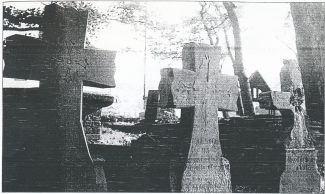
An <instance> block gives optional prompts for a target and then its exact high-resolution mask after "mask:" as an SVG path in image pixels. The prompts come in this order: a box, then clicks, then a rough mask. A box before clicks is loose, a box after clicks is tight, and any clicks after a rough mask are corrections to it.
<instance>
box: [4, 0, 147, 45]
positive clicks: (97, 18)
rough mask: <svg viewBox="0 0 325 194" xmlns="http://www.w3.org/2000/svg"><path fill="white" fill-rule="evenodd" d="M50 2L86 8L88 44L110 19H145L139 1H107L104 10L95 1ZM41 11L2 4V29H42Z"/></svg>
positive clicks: (128, 21)
mask: <svg viewBox="0 0 325 194" xmlns="http://www.w3.org/2000/svg"><path fill="white" fill-rule="evenodd" d="M51 3H56V4H59V5H61V6H63V7H73V8H75V9H77V10H87V11H88V13H89V17H88V26H87V32H88V35H89V36H88V37H86V38H87V40H86V42H87V43H88V46H89V44H90V42H89V40H90V39H92V38H94V37H96V32H97V31H98V30H100V29H103V28H105V27H107V25H109V24H110V22H112V21H116V22H120V23H124V24H133V25H134V26H135V27H137V25H143V24H144V21H145V18H144V17H145V12H144V7H143V5H142V4H141V3H139V2H133V1H130V2H124V1H119V2H109V3H107V8H106V9H105V10H104V11H99V9H98V6H97V5H96V3H95V2H84V1H65V2H63V1H52V2H51ZM44 5H45V4H44ZM43 12H44V10H42V9H41V8H37V9H36V8H30V9H27V10H19V9H17V8H15V7H14V6H6V5H4V6H3V20H4V22H3V30H16V31H29V30H39V31H42V26H43V22H44V21H43Z"/></svg>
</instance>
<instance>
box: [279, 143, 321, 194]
mask: <svg viewBox="0 0 325 194" xmlns="http://www.w3.org/2000/svg"><path fill="white" fill-rule="evenodd" d="M316 158H317V151H316V150H315V148H305V149H287V150H286V167H285V171H284V172H283V174H282V175H281V179H280V192H281V193H319V192H320V175H319V173H318V171H317V165H316Z"/></svg>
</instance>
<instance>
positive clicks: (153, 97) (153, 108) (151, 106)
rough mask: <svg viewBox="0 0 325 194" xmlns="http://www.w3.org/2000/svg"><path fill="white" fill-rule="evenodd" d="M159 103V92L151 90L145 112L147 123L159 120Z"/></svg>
mask: <svg viewBox="0 0 325 194" xmlns="http://www.w3.org/2000/svg"><path fill="white" fill-rule="evenodd" d="M158 101H159V90H149V91H148V98H147V105H146V112H145V115H144V117H145V121H146V122H148V123H154V122H155V120H156V119H157V114H158Z"/></svg>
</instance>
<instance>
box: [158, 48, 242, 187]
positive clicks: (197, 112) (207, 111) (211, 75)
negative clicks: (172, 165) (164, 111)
mask: <svg viewBox="0 0 325 194" xmlns="http://www.w3.org/2000/svg"><path fill="white" fill-rule="evenodd" d="M219 57H220V49H219V48H218V47H212V46H209V45H203V44H195V43H189V44H185V45H184V48H183V69H172V68H167V69H162V70H161V82H160V84H159V90H160V102H159V105H160V106H161V107H174V108H185V110H190V109H188V108H189V107H194V116H193V118H194V119H193V120H192V121H191V122H193V125H192V126H193V131H192V139H191V144H190V149H189V154H188V159H187V162H186V168H185V171H184V174H183V179H182V188H181V191H182V192H231V178H230V165H229V162H228V161H227V160H226V159H225V158H223V157H222V151H221V146H220V140H219V130H218V115H217V114H218V106H219V105H220V104H219V102H220V103H222V102H227V103H224V104H223V105H222V107H223V108H224V109H226V110H232V109H233V108H234V107H236V100H237V97H238V92H239V90H238V81H237V77H235V76H225V75H221V74H220V66H219ZM182 117H183V114H182ZM172 182H173V181H172ZM172 190H173V189H172Z"/></svg>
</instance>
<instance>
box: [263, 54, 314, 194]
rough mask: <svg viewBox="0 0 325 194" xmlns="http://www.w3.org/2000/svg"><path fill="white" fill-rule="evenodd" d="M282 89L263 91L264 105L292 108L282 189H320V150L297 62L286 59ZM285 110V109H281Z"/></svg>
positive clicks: (284, 190) (302, 190) (295, 191)
mask: <svg viewBox="0 0 325 194" xmlns="http://www.w3.org/2000/svg"><path fill="white" fill-rule="evenodd" d="M280 77H281V90H282V91H283V92H275V91H271V92H266V93H262V94H261V95H260V99H259V102H260V103H261V104H260V105H261V107H263V108H267V109H279V110H289V111H291V112H292V113H293V126H292V129H291V132H290V140H289V142H288V144H287V145H285V146H286V165H285V170H284V172H283V174H282V175H281V178H280V192H281V193H319V192H320V174H319V172H318V171H317V164H316V159H317V150H315V147H314V145H313V142H312V138H311V135H310V133H309V130H308V128H307V126H306V112H305V109H304V90H303V87H302V81H301V75H300V71H299V67H298V65H297V63H295V62H294V61H292V60H285V61H284V67H283V68H282V70H281V74H280ZM281 113H282V112H281Z"/></svg>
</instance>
